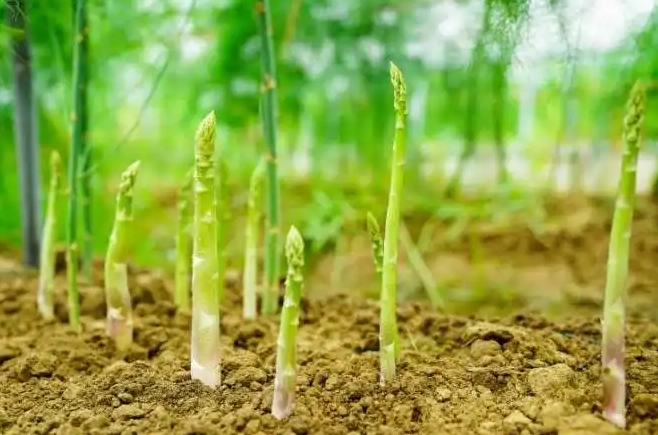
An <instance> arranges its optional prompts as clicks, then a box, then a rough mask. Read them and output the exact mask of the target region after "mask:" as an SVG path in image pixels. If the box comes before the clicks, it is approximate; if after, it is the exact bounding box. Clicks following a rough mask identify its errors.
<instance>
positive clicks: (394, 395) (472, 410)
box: [0, 203, 658, 435]
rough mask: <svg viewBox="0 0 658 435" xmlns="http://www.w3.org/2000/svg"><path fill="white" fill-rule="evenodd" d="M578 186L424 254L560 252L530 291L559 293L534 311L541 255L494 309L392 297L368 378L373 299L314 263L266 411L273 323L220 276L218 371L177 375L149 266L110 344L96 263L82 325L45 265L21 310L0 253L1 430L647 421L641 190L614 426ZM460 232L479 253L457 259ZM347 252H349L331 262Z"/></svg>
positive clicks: (192, 430)
mask: <svg viewBox="0 0 658 435" xmlns="http://www.w3.org/2000/svg"><path fill="white" fill-rule="evenodd" d="M593 204H594V205H592V204H589V205H588V207H589V208H587V210H588V211H587V212H586V213H585V214H586V218H582V216H581V212H582V210H583V209H581V208H577V209H575V208H572V207H568V208H567V211H568V213H566V212H564V211H563V213H562V215H564V216H567V217H569V219H568V221H567V222H564V223H563V224H560V225H556V226H555V228H552V229H549V230H548V231H546V232H544V233H542V234H541V235H537V234H535V233H532V232H530V231H529V230H527V229H526V228H524V227H522V226H516V227H511V228H510V227H508V228H507V229H503V228H491V227H489V228H486V227H479V228H477V229H473V230H472V232H466V233H464V235H462V236H460V237H459V238H457V239H455V240H452V241H449V242H446V243H444V244H442V245H441V248H440V251H442V254H437V253H431V254H430V255H429V256H428V258H430V260H429V262H432V261H433V260H432V258H433V256H434V255H443V256H444V257H443V258H446V257H445V256H447V255H451V256H453V257H455V258H460V259H461V261H462V262H463V263H464V264H466V265H468V266H471V267H474V266H473V264H474V263H478V262H481V263H489V264H496V265H497V266H492V267H493V269H494V271H495V269H496V267H497V270H498V272H499V273H500V271H501V270H502V269H501V268H502V267H503V266H501V265H509V267H510V268H512V270H516V271H518V270H521V269H523V268H533V267H534V268H537V267H539V265H542V266H545V267H553V268H554V269H549V270H556V271H557V270H562V269H563V268H564V269H565V270H568V272H569V273H568V274H567V277H566V278H563V279H564V281H565V282H567V281H568V282H569V283H570V285H571V284H572V285H577V288H578V289H579V291H574V292H573V294H572V295H571V296H569V295H566V294H565V293H563V292H557V294H556V295H544V296H546V298H548V299H551V300H552V301H553V302H554V304H553V305H552V307H553V308H555V307H558V306H559V307H560V309H559V310H557V309H553V310H546V312H544V311H543V310H544V309H545V308H546V307H547V305H541V304H540V305H534V306H533V305H531V304H530V301H531V300H532V298H533V297H534V296H541V295H542V294H544V293H546V292H547V291H548V290H547V289H550V288H551V285H557V286H559V287H565V286H566V284H565V285H564V286H562V284H561V281H560V280H561V279H562V278H560V276H559V274H558V273H557V272H554V273H543V274H539V273H538V274H535V275H532V277H534V278H532V277H531V278H528V280H527V288H526V290H527V292H528V296H527V297H526V299H524V300H523V301H521V303H519V304H512V305H510V306H508V307H507V308H508V310H507V312H506V313H504V314H502V313H498V312H496V313H494V312H493V311H491V310H489V307H488V305H489V302H487V301H489V300H490V299H486V298H485V299H479V305H478V307H479V308H473V307H474V305H473V304H471V305H469V306H470V307H471V309H470V311H468V312H466V308H465V307H466V305H460V304H458V303H456V302H455V301H453V303H452V305H449V307H461V308H460V309H461V310H462V311H463V313H462V314H459V315H457V314H454V312H453V310H451V309H448V310H447V311H448V312H449V313H450V314H447V313H445V312H439V311H437V310H436V309H433V308H432V307H430V306H429V305H428V304H427V303H426V302H425V301H423V300H418V298H414V297H409V298H408V299H407V300H404V301H402V302H401V303H400V305H399V309H398V319H399V323H400V336H401V342H402V354H401V359H400V363H399V364H398V372H397V380H396V381H395V382H393V383H392V384H390V385H387V386H384V387H382V386H380V385H379V383H378V352H377V351H378V338H377V337H378V324H379V321H378V319H379V312H378V307H377V304H376V302H374V301H372V300H369V299H367V298H365V297H362V296H360V295H356V294H349V287H348V286H345V288H344V289H342V290H343V291H342V292H335V293H334V294H329V295H319V294H318V293H319V292H318V291H317V290H315V291H314V289H313V288H312V286H313V285H314V283H316V282H319V279H318V275H317V274H315V275H313V278H311V279H310V282H309V284H308V287H309V289H308V290H309V291H308V293H307V294H308V295H312V297H311V296H309V297H308V298H306V299H305V300H304V303H303V307H302V318H301V324H300V337H299V342H298V349H299V367H298V383H297V385H298V386H297V405H296V408H295V411H294V413H293V415H292V416H291V417H289V418H288V419H286V420H283V421H277V420H276V419H274V417H273V416H272V415H271V413H270V412H271V409H270V405H271V400H272V389H273V376H274V358H275V347H276V334H277V329H278V324H277V322H276V319H263V318H261V319H258V320H256V321H244V320H243V319H242V318H241V309H240V308H239V304H240V291H239V289H238V286H237V285H232V286H231V288H230V289H229V290H228V291H227V300H226V302H225V304H224V307H223V309H222V321H221V331H222V351H223V363H222V385H221V386H220V387H219V388H218V389H217V390H212V389H209V388H206V387H204V386H203V385H201V384H200V383H199V382H198V381H193V380H191V379H190V371H189V369H190V367H189V320H190V319H189V318H188V317H187V316H185V315H183V314H180V313H176V310H175V309H174V307H173V304H172V303H171V290H172V282H171V280H170V278H169V277H168V276H166V275H165V274H162V273H159V272H158V271H152V270H139V269H133V270H131V291H132V294H133V302H134V306H135V312H136V315H137V318H136V325H135V344H134V345H133V347H132V348H131V349H130V350H129V351H128V352H124V353H119V352H117V351H116V350H115V349H114V346H113V344H112V343H111V341H110V340H109V339H108V338H107V337H106V336H105V332H104V308H105V307H104V301H103V290H102V277H101V276H100V275H101V274H100V273H99V274H98V275H99V276H96V277H95V280H94V283H93V284H84V285H82V286H81V297H82V311H83V324H84V328H83V329H84V330H83V333H82V334H80V335H78V334H75V333H73V332H72V331H71V330H70V329H69V328H68V326H67V324H66V309H65V296H64V291H65V281H64V280H65V277H64V276H63V273H60V274H59V276H58V278H57V279H58V283H57V289H58V300H57V310H56V311H57V314H58V319H57V321H52V322H46V321H44V320H42V319H40V317H39V315H38V313H37V311H36V306H35V300H34V299H35V298H34V292H35V289H36V285H37V277H36V274H35V273H34V272H33V271H29V270H23V269H21V268H20V267H18V266H17V265H16V264H15V263H13V262H11V261H10V260H5V261H2V262H0V433H3V434H11V435H23V434H56V435H79V434H90V435H93V434H96V435H110V434H112V435H132V434H135V435H145V434H153V435H155V434H176V435H201V434H222V435H231V434H238V433H244V434H286V435H292V434H294V435H303V434H336V435H339V434H340V435H356V434H363V435H366V434H368V435H370V434H373V435H374V434H383V435H389V434H390V435H393V434H429V435H433V434H441V435H443V434H445V435H452V434H455V435H457V434H465V435H469V434H474V435H494V434H503V435H540V434H541V435H606V434H615V433H631V434H637V435H645V434H646V435H648V434H655V433H658V324H657V323H656V313H655V309H654V306H655V301H656V300H657V297H658V286H656V284H657V283H658V269H657V268H656V267H655V263H656V261H655V259H656V253H657V252H658V232H656V231H655V230H654V228H655V225H656V222H657V217H658V207H655V206H652V205H650V204H644V205H642V206H641V207H640V210H639V211H638V213H637V215H636V216H637V219H636V227H635V229H634V234H633V252H632V266H631V274H632V276H631V282H630V287H631V290H630V292H631V297H630V301H629V307H630V309H629V319H628V323H627V353H626V364H627V385H628V407H627V413H628V414H627V418H628V429H627V430H626V431H619V430H617V429H615V428H614V427H613V426H612V425H610V424H608V423H607V422H605V421H604V420H603V419H602V418H601V417H600V406H601V403H600V402H601V401H600V398H601V383H600V320H599V315H600V301H601V297H600V293H601V291H602V283H603V282H604V275H603V273H602V271H604V269H605V249H606V246H607V233H606V228H607V227H608V226H609V218H608V217H606V216H608V215H609V205H608V204H605V203H601V204H598V203H593ZM579 207H580V206H579ZM556 215H559V213H557V212H556ZM574 216H581V217H578V219H579V221H578V219H576V218H575V217H574ZM574 219H575V220H574ZM414 229H417V228H416V227H415V226H414ZM437 231H439V232H440V229H437ZM412 232H413V231H412ZM473 233H477V237H478V240H479V243H480V245H481V248H482V249H481V251H482V252H483V253H484V254H483V258H484V259H486V261H484V260H483V261H480V260H478V261H477V262H476V261H475V260H474V259H473V250H472V249H470V248H472V246H473V245H472V240H473V239H472V234H473ZM417 234H418V231H415V232H414V237H416V236H417ZM448 253H449V254H448ZM435 258H439V257H435ZM515 265H516V266H515ZM356 267H359V265H358V264H348V266H347V268H346V270H349V269H351V268H356ZM369 267H372V266H371V265H370V266H369ZM444 267H445V266H444ZM432 270H435V269H432ZM465 270H466V269H465ZM469 270H470V269H469ZM478 270H480V269H478ZM98 272H100V270H99V271H98ZM453 272H454V271H453ZM495 276H496V274H495V273H493V272H490V274H489V275H487V273H483V274H482V275H481V276H480V277H479V278H478V279H483V282H484V283H485V284H486V283H487V282H488V281H487V280H488V279H489V278H492V279H493V278H495ZM533 287H534V288H533ZM519 288H520V287H519ZM565 288H566V287H565ZM587 289H592V290H590V291H589V293H588V292H587V291H586V290H587ZM562 290H563V289H562ZM581 291H582V292H583V293H582V294H581ZM346 293H347V294H346ZM494 296H496V297H497V296H498V295H494ZM457 299H458V298H456V299H455V300H457ZM491 300H494V298H493V297H492V299H491ZM482 301H485V302H482ZM557 301H559V303H558V302H557ZM555 311H560V316H554V315H553V314H555ZM549 314H550V315H549Z"/></svg>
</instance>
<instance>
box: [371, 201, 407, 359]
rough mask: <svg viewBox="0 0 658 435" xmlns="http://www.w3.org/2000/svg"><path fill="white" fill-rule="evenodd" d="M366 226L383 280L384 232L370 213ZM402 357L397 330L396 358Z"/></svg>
mask: <svg viewBox="0 0 658 435" xmlns="http://www.w3.org/2000/svg"><path fill="white" fill-rule="evenodd" d="M366 226H367V227H368V234H370V245H371V246H372V257H373V260H374V262H375V270H376V271H377V275H379V277H380V278H381V275H382V271H383V264H384V240H383V239H382V231H381V230H380V229H379V224H378V223H377V219H375V217H374V216H373V215H372V213H370V212H368V214H367V216H366ZM399 357H400V337H399V331H398V330H397V329H396V330H395V358H396V359H397V358H399Z"/></svg>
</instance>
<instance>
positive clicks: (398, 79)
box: [390, 62, 407, 113]
mask: <svg viewBox="0 0 658 435" xmlns="http://www.w3.org/2000/svg"><path fill="white" fill-rule="evenodd" d="M390 72H391V84H393V96H394V100H393V102H394V106H395V109H396V110H398V111H401V112H403V113H406V112H407V85H406V84H405V83H404V77H403V76H402V71H400V68H398V66H397V65H396V64H394V63H393V62H391V69H390Z"/></svg>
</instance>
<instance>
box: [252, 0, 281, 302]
mask: <svg viewBox="0 0 658 435" xmlns="http://www.w3.org/2000/svg"><path fill="white" fill-rule="evenodd" d="M256 12H257V14H258V25H259V32H260V40H261V66H262V76H263V78H262V80H263V83H262V85H261V92H262V94H263V97H262V100H261V114H262V117H263V132H264V135H265V141H266V143H267V218H266V225H265V227H266V228H265V237H266V238H265V277H266V282H265V286H264V288H263V303H262V313H263V314H264V315H269V314H275V313H276V312H277V309H278V300H279V269H280V264H279V263H280V257H279V252H280V251H281V237H280V232H281V229H280V227H279V226H280V214H281V210H280V207H281V206H280V204H279V175H278V170H277V144H276V139H277V136H276V118H277V95H276V65H275V62H274V47H273V46H274V44H273V42H272V23H271V19H270V4H269V0H256Z"/></svg>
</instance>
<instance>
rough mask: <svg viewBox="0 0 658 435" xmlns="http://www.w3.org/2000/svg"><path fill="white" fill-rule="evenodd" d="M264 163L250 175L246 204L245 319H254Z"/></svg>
mask: <svg viewBox="0 0 658 435" xmlns="http://www.w3.org/2000/svg"><path fill="white" fill-rule="evenodd" d="M264 163H265V162H264V161H261V162H260V163H259V164H258V165H257V166H256V168H255V169H254V172H253V173H252V174H251V180H250V182H249V201H248V204H247V228H246V229H245V249H244V273H243V278H242V291H243V294H242V298H243V303H242V311H243V315H244V318H245V319H255V318H256V294H257V291H256V290H257V287H258V284H257V272H258V233H259V231H258V229H259V226H260V221H261V214H262V213H261V199H262V198H261V196H262V190H263V178H264V176H265V165H264Z"/></svg>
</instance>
